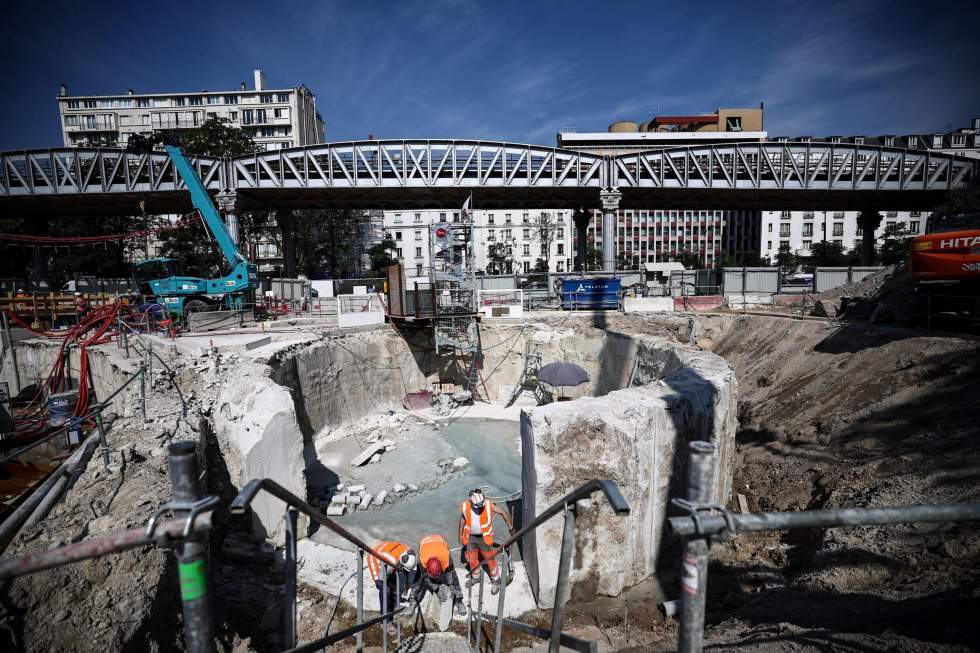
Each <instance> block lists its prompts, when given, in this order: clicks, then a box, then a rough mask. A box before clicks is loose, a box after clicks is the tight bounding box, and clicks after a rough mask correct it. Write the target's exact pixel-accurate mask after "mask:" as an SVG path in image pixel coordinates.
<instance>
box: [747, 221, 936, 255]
mask: <svg viewBox="0 0 980 653" xmlns="http://www.w3.org/2000/svg"><path fill="white" fill-rule="evenodd" d="M880 213H881V216H882V221H881V225H880V226H879V227H878V228H877V229H876V230H875V242H877V243H878V244H879V245H880V244H881V243H882V242H883V240H884V234H885V230H886V229H888V228H889V227H892V226H894V225H901V226H903V227H905V228H906V229H907V230H908V231H909V232H910V233H912V234H921V233H925V226H926V219H927V218H928V217H929V213H928V212H925V211H881V212H880ZM859 214H860V212H859V211H763V212H762V246H761V255H762V256H763V257H764V258H765V257H768V258H769V259H772V260H775V258H776V255H777V254H779V249H780V248H781V247H787V248H789V250H790V251H791V252H792V253H793V254H795V255H797V256H804V257H809V256H811V255H812V251H811V250H812V247H813V244H814V243H820V242H829V243H834V244H836V245H839V246H840V247H842V248H843V251H845V252H849V251H851V250H852V249H855V248H860V247H861V240H862V238H863V236H862V234H861V228H860V227H859V226H858V223H857V219H858V215H859Z"/></svg>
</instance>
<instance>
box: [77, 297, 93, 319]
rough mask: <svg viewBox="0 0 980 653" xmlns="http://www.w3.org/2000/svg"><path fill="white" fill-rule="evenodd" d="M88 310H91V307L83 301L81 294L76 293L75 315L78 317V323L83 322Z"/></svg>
mask: <svg viewBox="0 0 980 653" xmlns="http://www.w3.org/2000/svg"><path fill="white" fill-rule="evenodd" d="M89 310H91V307H90V306H89V304H88V302H87V301H85V298H84V297H82V293H80V292H76V293H75V313H76V314H77V315H78V321H79V322H83V321H85V317H86V316H87V315H88V312H89Z"/></svg>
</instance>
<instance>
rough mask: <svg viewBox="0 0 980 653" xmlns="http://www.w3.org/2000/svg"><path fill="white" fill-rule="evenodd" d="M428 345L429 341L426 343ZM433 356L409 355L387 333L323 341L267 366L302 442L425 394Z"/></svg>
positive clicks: (409, 351)
mask: <svg viewBox="0 0 980 653" xmlns="http://www.w3.org/2000/svg"><path fill="white" fill-rule="evenodd" d="M426 344H429V343H426ZM434 364H435V356H434V355H433V354H432V353H431V352H426V351H415V352H413V351H412V349H411V348H410V347H409V346H408V344H407V343H406V342H405V340H403V339H402V338H401V337H400V336H399V335H398V334H396V333H395V332H393V331H391V330H384V331H381V330H378V331H371V332H367V333H360V334H351V335H347V336H340V337H337V338H330V339H327V340H323V341H321V342H318V343H316V344H313V345H310V346H307V347H304V348H302V349H299V350H297V351H295V352H291V353H290V354H289V355H288V356H283V357H282V358H280V359H279V360H278V361H277V362H275V363H274V364H273V371H272V379H273V380H274V381H275V382H277V383H279V384H280V385H283V386H285V387H287V388H289V389H290V391H291V392H292V395H293V399H294V401H295V402H296V412H297V416H298V419H299V423H300V426H301V427H302V429H303V432H304V434H305V435H306V436H307V438H309V437H310V435H311V434H313V433H316V432H318V431H320V430H322V429H332V428H336V427H338V426H341V425H342V424H346V423H348V422H349V421H356V420H358V419H360V418H362V417H365V416H367V415H372V414H378V413H383V412H386V411H388V410H401V409H402V399H403V398H404V396H405V395H406V394H407V393H409V392H416V391H419V390H427V389H429V387H430V375H431V374H432V372H433V371H434V370H433V369H432V368H431V366H432V365H434Z"/></svg>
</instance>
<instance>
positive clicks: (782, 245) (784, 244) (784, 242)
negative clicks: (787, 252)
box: [779, 240, 789, 249]
mask: <svg viewBox="0 0 980 653" xmlns="http://www.w3.org/2000/svg"><path fill="white" fill-rule="evenodd" d="M787 248H789V241H788V240H781V241H779V249H787Z"/></svg>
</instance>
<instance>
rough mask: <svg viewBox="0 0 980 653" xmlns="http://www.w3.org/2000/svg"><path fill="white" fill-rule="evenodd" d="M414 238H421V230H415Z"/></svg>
mask: <svg viewBox="0 0 980 653" xmlns="http://www.w3.org/2000/svg"><path fill="white" fill-rule="evenodd" d="M415 240H422V231H421V230H419V229H416V230H415Z"/></svg>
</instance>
